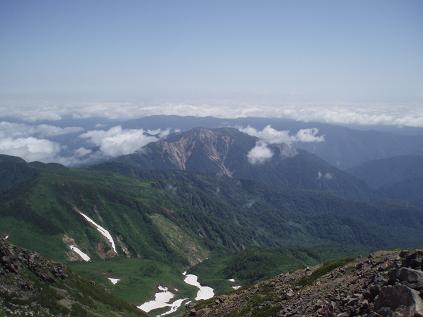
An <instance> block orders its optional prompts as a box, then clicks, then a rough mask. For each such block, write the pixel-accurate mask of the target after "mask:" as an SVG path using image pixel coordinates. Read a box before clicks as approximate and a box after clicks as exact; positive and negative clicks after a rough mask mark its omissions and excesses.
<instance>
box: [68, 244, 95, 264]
mask: <svg viewBox="0 0 423 317" xmlns="http://www.w3.org/2000/svg"><path fill="white" fill-rule="evenodd" d="M69 248H70V249H71V250H72V251H73V252H75V253H77V254H78V255H79V256H80V257H81V258H82V259H83V260H84V261H85V262H88V261H90V260H91V258H90V257H89V256H88V255H87V254H86V253H84V252H82V251H81V250H80V249H79V248H78V247H77V246H76V245H70V246H69Z"/></svg>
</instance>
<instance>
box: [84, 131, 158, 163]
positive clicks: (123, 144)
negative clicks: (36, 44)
mask: <svg viewBox="0 0 423 317" xmlns="http://www.w3.org/2000/svg"><path fill="white" fill-rule="evenodd" d="M80 137H81V138H84V139H87V140H88V141H89V142H91V143H93V144H95V145H97V146H99V148H100V151H101V152H102V153H103V154H104V155H106V156H110V157H115V156H119V155H125V154H131V153H134V152H136V151H137V150H139V149H141V148H142V147H144V146H145V145H147V144H149V143H151V142H155V141H157V140H159V138H160V132H159V133H158V134H157V135H156V136H153V135H149V134H147V133H146V131H145V130H144V129H129V130H125V129H122V127H121V126H116V127H113V128H110V129H109V130H92V131H88V132H85V133H83V134H81V135H80Z"/></svg>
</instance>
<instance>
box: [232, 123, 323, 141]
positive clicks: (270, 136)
mask: <svg viewBox="0 0 423 317" xmlns="http://www.w3.org/2000/svg"><path fill="white" fill-rule="evenodd" d="M239 130H240V131H241V132H244V133H247V134H249V135H252V136H255V137H258V138H259V139H261V140H262V141H264V142H266V143H267V144H287V145H291V144H293V143H295V142H304V143H313V142H324V141H325V137H324V136H323V135H322V136H319V135H318V134H319V129H316V128H313V129H301V130H299V131H298V132H297V133H296V134H293V135H291V134H290V132H289V131H287V130H282V131H279V130H276V129H273V128H272V127H271V126H270V125H267V126H266V127H264V128H263V130H261V131H260V130H257V129H256V128H253V127H250V126H248V127H246V128H240V129H239Z"/></svg>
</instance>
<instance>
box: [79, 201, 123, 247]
mask: <svg viewBox="0 0 423 317" xmlns="http://www.w3.org/2000/svg"><path fill="white" fill-rule="evenodd" d="M76 211H77V212H78V213H79V214H80V215H81V216H82V217H84V218H85V220H87V221H88V222H89V223H91V224H93V225H94V226H95V227H96V229H97V231H98V232H100V233H101V234H102V235H103V237H105V238H106V239H107V240H108V241H109V242H110V244H111V245H112V248H113V251H115V253H116V254H117V251H116V245H115V241H114V240H113V237H112V235H111V234H110V232H109V231H108V230H106V229H104V228H103V227H102V226H100V225H98V224H97V223H96V222H95V221H94V220H92V219H91V218H90V217H88V216H87V215H86V214H84V213H83V212H81V211H79V210H78V209H76Z"/></svg>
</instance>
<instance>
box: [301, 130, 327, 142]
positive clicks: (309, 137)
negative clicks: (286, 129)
mask: <svg viewBox="0 0 423 317" xmlns="http://www.w3.org/2000/svg"><path fill="white" fill-rule="evenodd" d="M318 134H319V129H316V128H312V129H301V130H299V131H298V132H297V134H296V135H295V141H296V142H302V143H318V142H324V141H325V136H324V135H320V136H319V135H318Z"/></svg>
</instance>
